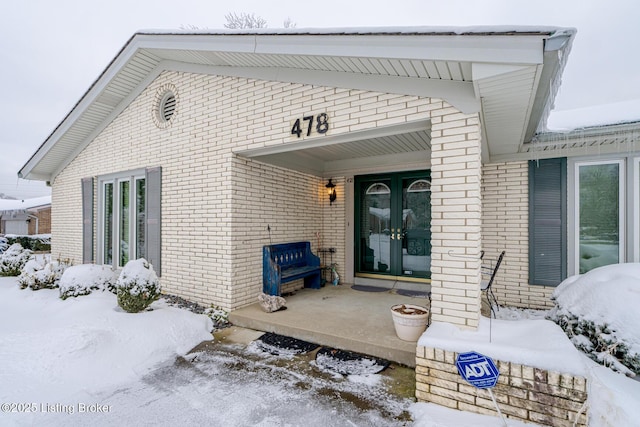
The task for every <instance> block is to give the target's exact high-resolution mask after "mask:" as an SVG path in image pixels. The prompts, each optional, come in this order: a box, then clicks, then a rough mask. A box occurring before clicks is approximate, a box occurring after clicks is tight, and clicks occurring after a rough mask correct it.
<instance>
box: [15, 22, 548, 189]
mask: <svg viewBox="0 0 640 427" xmlns="http://www.w3.org/2000/svg"><path fill="white" fill-rule="evenodd" d="M552 33H553V30H552V29H549V28H545V29H544V31H542V30H540V31H539V32H536V31H530V32H527V33H524V34H518V33H517V32H509V33H508V34H485V33H482V34H465V35H451V34H447V35H436V34H431V33H429V34H419V33H418V34H385V33H381V34H372V35H371V34H369V35H366V34H365V35H363V34H357V35H355V34H340V33H338V34H320V35H315V34H314V35H311V34H293V35H292V34H263V33H256V34H240V35H238V34H166V33H164V34H157V33H138V34H136V35H134V37H133V38H132V39H131V40H130V41H129V43H128V44H127V45H125V47H124V48H123V49H122V51H121V52H120V53H119V54H118V56H116V58H114V60H113V61H112V63H111V64H110V65H109V66H108V67H107V69H106V70H105V71H104V72H103V74H102V75H101V76H100V77H99V78H98V79H97V80H96V82H95V83H94V84H93V85H92V86H91V88H89V90H88V91H87V93H86V94H85V95H84V96H83V98H82V99H81V100H80V101H79V102H78V103H77V104H76V106H75V107H74V108H73V110H71V112H70V113H69V114H68V115H67V117H65V119H64V120H63V121H62V122H61V123H60V125H59V126H58V127H57V128H56V129H55V130H54V131H53V133H52V134H51V135H50V136H49V137H48V138H47V140H46V141H45V142H44V143H43V144H42V145H41V147H40V148H39V149H38V151H37V152H36V153H35V154H34V155H33V156H32V157H31V159H29V161H28V162H27V163H26V164H25V166H23V168H22V169H21V171H20V172H19V175H20V176H21V177H24V178H27V179H41V180H51V179H53V177H55V175H57V174H58V173H59V172H60V171H61V170H62V169H63V168H64V167H65V166H66V165H67V164H68V163H69V162H70V161H71V160H72V159H73V158H74V157H75V156H76V155H77V154H78V153H79V152H80V151H81V150H82V149H84V147H85V146H86V145H87V144H88V143H90V141H91V140H92V139H93V138H95V137H96V136H97V135H98V134H99V133H100V132H101V131H102V130H103V129H104V128H105V127H106V126H107V125H108V124H109V123H110V122H111V121H112V120H113V118H115V117H116V116H117V115H118V114H119V113H120V112H121V111H122V110H123V109H124V108H126V106H127V105H128V104H129V103H130V102H132V101H133V99H135V97H136V96H138V95H139V93H140V92H141V91H142V90H143V89H144V88H145V87H146V86H147V85H148V84H149V83H151V82H152V81H153V79H155V78H156V77H157V76H158V75H159V74H160V73H161V72H162V71H163V70H165V69H182V70H185V71H189V70H192V71H193V72H204V73H214V74H216V73H217V74H221V75H238V76H245V77H251V76H253V77H254V78H271V79H274V80H276V81H293V82H301V83H311V82H313V83H315V84H319V85H327V86H332V85H334V86H336V87H353V88H356V89H363V90H375V91H380V92H389V93H400V94H412V95H417V96H432V97H438V98H442V99H445V100H447V101H449V102H450V103H452V104H454V105H456V106H457V107H458V108H459V109H461V110H462V111H463V112H469V113H471V112H478V111H480V109H481V105H482V108H483V111H482V112H481V115H482V119H483V129H484V131H485V139H487V143H488V146H489V150H490V152H491V153H492V154H493V152H495V153H502V152H507V151H509V152H510V151H511V150H513V147H514V144H515V146H516V148H517V146H519V144H521V143H522V142H523V141H522V135H523V134H524V130H523V129H524V128H526V126H527V123H528V114H529V112H530V109H531V103H532V102H533V101H532V100H533V98H534V96H535V92H536V88H537V80H536V73H537V68H538V67H540V66H541V64H542V62H543V44H544V40H545V39H546V38H548V37H549V36H550V34H552ZM474 67H475V68H474ZM492 67H493V68H492ZM509 67H511V68H509ZM497 70H499V71H497ZM474 74H477V77H476V76H475V75H474ZM476 78H477V79H478V80H477V81H476V80H475V79H476ZM423 139H424V137H423ZM318 153H319V152H318ZM319 155H320V153H319ZM327 164H328V163H327Z"/></svg>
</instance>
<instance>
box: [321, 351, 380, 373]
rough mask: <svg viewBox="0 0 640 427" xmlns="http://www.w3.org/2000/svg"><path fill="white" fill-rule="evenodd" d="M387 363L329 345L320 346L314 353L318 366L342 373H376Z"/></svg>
mask: <svg viewBox="0 0 640 427" xmlns="http://www.w3.org/2000/svg"><path fill="white" fill-rule="evenodd" d="M389 363H390V362H388V361H386V360H384V359H377V358H375V357H371V356H365V355H364V354H359V353H353V352H351V351H345V350H337V349H335V348H329V347H322V348H321V349H320V350H318V354H316V364H317V365H318V367H320V368H321V369H324V370H328V371H332V372H337V373H339V374H342V375H365V374H377V373H379V372H382V371H383V370H384V369H385V368H386V367H387V366H389Z"/></svg>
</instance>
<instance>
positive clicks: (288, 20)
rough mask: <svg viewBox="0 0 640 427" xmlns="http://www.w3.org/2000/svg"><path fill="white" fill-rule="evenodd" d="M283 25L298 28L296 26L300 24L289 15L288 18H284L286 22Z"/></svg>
mask: <svg viewBox="0 0 640 427" xmlns="http://www.w3.org/2000/svg"><path fill="white" fill-rule="evenodd" d="M282 25H283V26H284V28H296V26H298V24H296V23H295V22H293V20H292V19H291V18H290V17H288V16H287V19H285V20H284V24H282Z"/></svg>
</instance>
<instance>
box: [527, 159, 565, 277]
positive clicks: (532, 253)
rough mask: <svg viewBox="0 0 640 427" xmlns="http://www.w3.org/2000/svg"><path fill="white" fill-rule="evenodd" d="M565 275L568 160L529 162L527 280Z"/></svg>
mask: <svg viewBox="0 0 640 427" xmlns="http://www.w3.org/2000/svg"><path fill="white" fill-rule="evenodd" d="M566 277H567V159H566V158H559V159H545V160H538V161H536V160H532V161H530V162H529V283H530V284H532V285H545V286H556V285H558V284H559V283H560V282H562V281H563V280H564V279H566Z"/></svg>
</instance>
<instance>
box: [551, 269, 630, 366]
mask: <svg viewBox="0 0 640 427" xmlns="http://www.w3.org/2000/svg"><path fill="white" fill-rule="evenodd" d="M553 300H554V302H555V307H554V308H553V309H552V310H551V311H550V312H549V315H548V318H549V319H550V320H552V321H554V322H555V323H557V324H558V325H560V327H561V328H562V329H563V330H564V331H565V332H566V334H567V335H568V337H569V338H570V339H571V341H572V342H573V344H574V345H575V346H576V347H577V348H578V349H580V350H581V351H583V352H584V353H586V354H587V356H589V357H590V358H591V359H593V360H595V361H597V362H598V363H601V364H603V365H605V366H608V367H610V368H611V369H613V370H614V371H618V372H622V373H624V374H626V375H627V376H631V377H633V376H635V375H637V374H640V330H639V328H638V325H640V310H638V307H639V306H640V264H615V265H608V266H605V267H600V268H596V269H594V270H591V271H589V272H588V273H585V274H583V275H579V276H573V277H569V278H568V279H566V280H565V281H564V282H562V283H561V284H560V285H559V286H558V287H557V288H556V289H555V291H554V293H553Z"/></svg>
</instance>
